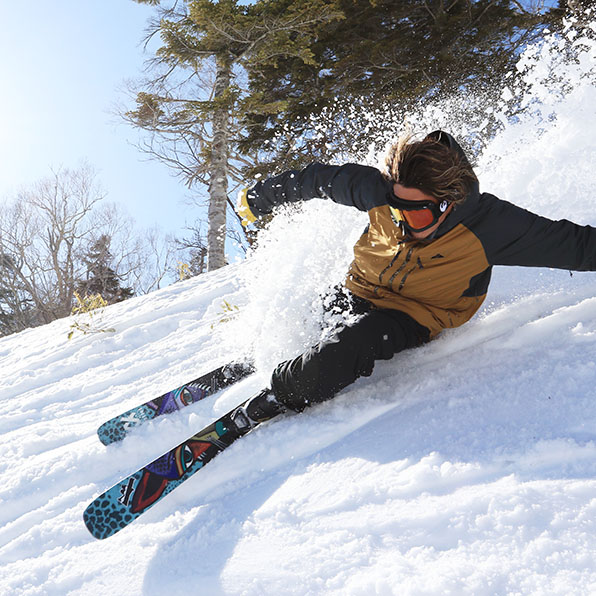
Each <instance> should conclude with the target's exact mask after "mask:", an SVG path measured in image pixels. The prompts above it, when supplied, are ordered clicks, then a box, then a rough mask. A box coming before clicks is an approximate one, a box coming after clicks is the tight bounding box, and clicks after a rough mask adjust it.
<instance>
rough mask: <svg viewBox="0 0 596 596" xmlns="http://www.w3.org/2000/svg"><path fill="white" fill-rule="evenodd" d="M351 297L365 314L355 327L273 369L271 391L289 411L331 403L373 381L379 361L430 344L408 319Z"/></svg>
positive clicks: (424, 332) (425, 334)
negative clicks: (361, 381)
mask: <svg viewBox="0 0 596 596" xmlns="http://www.w3.org/2000/svg"><path fill="white" fill-rule="evenodd" d="M343 292H346V290H343ZM344 298H345V295H342V296H341V298H340V301H339V302H340V303H341V302H342V301H343V300H342V299H344ZM350 298H351V302H352V304H353V305H354V310H355V311H356V312H357V313H358V314H361V315H362V316H361V317H360V318H359V319H358V320H357V321H356V322H355V323H354V324H351V325H347V326H344V327H341V328H339V329H338V330H337V331H336V332H335V334H334V335H332V336H331V337H330V339H328V340H326V341H324V342H321V343H319V344H317V345H316V346H314V347H312V348H311V349H309V350H307V351H306V352H304V353H303V354H302V355H300V356H298V357H297V358H294V359H292V360H287V361H286V362H282V363H281V364H279V365H278V366H277V367H276V369H275V370H274V372H273V375H272V377H271V388H272V389H273V392H274V394H275V396H276V398H277V400H278V401H279V402H280V403H282V404H283V405H284V406H286V407H287V408H289V409H291V410H295V411H298V412H301V411H302V410H304V408H306V407H308V406H310V405H313V404H316V403H320V402H323V401H326V400H328V399H331V398H332V397H334V396H335V395H336V394H337V393H338V392H339V391H341V390H342V389H343V388H344V387H347V386H348V385H350V384H351V383H353V382H354V381H355V380H356V379H358V378H359V377H368V376H370V375H371V374H372V371H373V368H374V365H375V361H376V360H390V359H391V358H392V357H393V356H394V355H395V354H397V353H398V352H401V351H402V350H405V349H407V348H413V347H415V346H418V345H420V344H422V343H425V342H427V341H428V340H429V331H428V329H427V328H426V327H423V326H422V325H420V324H419V323H418V322H417V321H415V320H414V319H413V318H412V317H410V316H409V315H407V314H405V313H403V312H401V311H398V310H391V309H385V308H377V307H375V306H374V305H373V304H372V303H370V302H368V301H367V300H364V299H362V298H358V297H356V296H351V297H350ZM343 302H344V303H345V301H343ZM335 304H337V302H336V303H335Z"/></svg>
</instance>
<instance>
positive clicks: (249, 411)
mask: <svg viewBox="0 0 596 596" xmlns="http://www.w3.org/2000/svg"><path fill="white" fill-rule="evenodd" d="M285 411H286V408H284V406H283V405H282V404H280V403H279V402H278V401H277V399H276V398H275V394H274V393H273V391H272V390H271V389H263V391H261V392H260V393H258V394H257V395H255V396H254V397H251V398H250V399H249V400H247V401H245V402H244V403H243V404H242V405H241V406H239V407H238V408H236V410H234V412H232V415H231V419H232V422H233V423H234V425H235V426H236V428H237V430H238V433H239V434H240V435H244V434H246V433H247V432H248V431H250V430H252V429H253V428H254V427H255V426H257V424H260V423H261V422H265V421H266V420H270V419H271V418H275V416H277V415H278V414H283V413H284V412H285Z"/></svg>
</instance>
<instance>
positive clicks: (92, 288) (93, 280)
mask: <svg viewBox="0 0 596 596" xmlns="http://www.w3.org/2000/svg"><path fill="white" fill-rule="evenodd" d="M81 260H82V262H83V263H84V265H85V268H86V278H85V280H81V281H79V282H77V284H76V291H77V292H78V293H79V294H80V295H81V296H91V295H93V294H99V295H100V296H101V297H102V298H103V299H104V300H105V301H106V302H107V303H108V304H114V303H116V302H121V301H123V300H126V299H127V298H131V297H132V296H133V294H134V292H133V290H132V288H123V287H122V286H121V285H120V284H121V281H120V278H119V277H118V274H117V273H116V272H115V271H114V269H113V268H112V267H111V263H112V254H111V253H110V237H109V236H108V235H106V234H103V235H101V236H100V237H99V238H98V239H97V240H96V241H95V242H93V244H92V245H91V246H90V247H89V249H88V250H87V252H86V254H85V255H83V257H82V259H81Z"/></svg>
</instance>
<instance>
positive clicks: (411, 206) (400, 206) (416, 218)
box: [389, 196, 450, 232]
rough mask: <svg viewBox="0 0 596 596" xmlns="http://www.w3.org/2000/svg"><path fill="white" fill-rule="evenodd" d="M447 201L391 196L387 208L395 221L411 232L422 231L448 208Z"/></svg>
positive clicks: (430, 225) (430, 226)
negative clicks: (416, 199) (436, 201)
mask: <svg viewBox="0 0 596 596" xmlns="http://www.w3.org/2000/svg"><path fill="white" fill-rule="evenodd" d="M449 205H450V203H449V201H446V200H443V201H441V202H440V203H435V202H434V201H408V200H406V199H400V198H399V197H397V196H393V197H391V200H390V203H389V208H390V209H391V212H392V214H393V217H394V218H395V219H396V220H397V221H402V222H403V223H404V224H405V226H406V227H407V228H408V229H409V230H410V231H412V232H424V231H425V230H428V229H429V228H432V227H433V226H434V225H435V224H436V223H437V222H438V221H439V218H440V217H441V215H443V213H445V211H447V209H448V208H449Z"/></svg>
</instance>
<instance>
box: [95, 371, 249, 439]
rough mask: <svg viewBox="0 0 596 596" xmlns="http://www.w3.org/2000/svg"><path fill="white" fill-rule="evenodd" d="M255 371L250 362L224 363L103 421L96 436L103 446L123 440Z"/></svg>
mask: <svg viewBox="0 0 596 596" xmlns="http://www.w3.org/2000/svg"><path fill="white" fill-rule="evenodd" d="M253 372H254V368H253V366H252V364H250V363H229V364H224V365H223V366H220V367H218V368H216V369H215V370H212V371H211V372H208V373H206V374H204V375H202V376H201V377H199V378H198V379H195V380H194V381H191V382H190V383H187V384H186V385H182V387H178V388H177V389H174V390H173V391H168V393H164V394H163V395H160V396H159V397H157V398H155V399H152V400H151V401H148V402H146V403H144V404H141V405H139V406H136V407H134V408H132V409H130V410H128V411H126V412H123V413H122V414H119V415H118V416H115V417H114V418H112V419H111V420H108V421H107V422H104V423H103V424H102V425H101V426H100V427H99V428H98V429H97V435H98V436H99V440H100V441H101V442H102V443H103V444H104V445H110V444H111V443H115V442H117V441H122V439H124V438H125V437H126V435H127V434H128V433H129V431H130V430H131V429H133V428H136V427H138V426H140V425H141V424H145V423H146V422H148V421H149V420H153V419H154V418H156V417H157V416H162V415H163V414H170V413H172V412H176V411H178V410H180V409H182V408H185V407H186V406H189V405H191V404H194V403H195V402H197V401H199V400H201V399H205V398H206V397H208V396H209V395H213V394H214V393H215V392H216V391H219V390H220V389H223V388H224V387H227V386H228V385H232V384H233V383H236V382H238V381H240V380H241V379H244V378H245V377H247V376H249V375H250V374H252V373H253Z"/></svg>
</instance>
